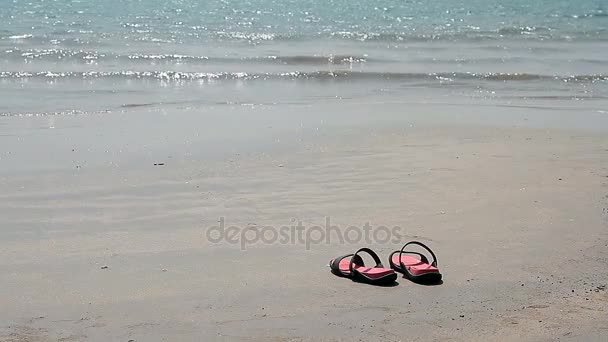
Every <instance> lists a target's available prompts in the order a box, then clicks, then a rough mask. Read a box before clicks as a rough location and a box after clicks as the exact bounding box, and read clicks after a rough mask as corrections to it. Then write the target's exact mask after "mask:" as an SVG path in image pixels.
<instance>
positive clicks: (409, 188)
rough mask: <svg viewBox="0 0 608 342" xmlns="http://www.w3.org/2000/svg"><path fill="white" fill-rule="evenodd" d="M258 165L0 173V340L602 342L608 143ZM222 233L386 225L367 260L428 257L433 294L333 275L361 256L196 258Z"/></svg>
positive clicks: (369, 136)
mask: <svg viewBox="0 0 608 342" xmlns="http://www.w3.org/2000/svg"><path fill="white" fill-rule="evenodd" d="M32 134H38V133H35V132H34V133H32ZM66 136H69V135H67V134H66ZM261 151H262V152H260V151H258V152H250V153H233V154H230V155H229V156H224V157H218V158H215V159H209V160H204V161H203V160H201V159H197V158H191V159H179V160H178V159H175V160H172V159H163V160H158V162H163V163H164V165H157V166H154V165H153V164H152V163H151V162H146V163H139V164H137V163H134V164H137V165H138V166H132V165H131V166H129V167H115V166H99V167H84V166H83V167H79V168H75V167H73V166H72V165H70V167H69V168H68V167H66V168H64V169H54V170H47V171H44V172H33V171H32V172H29V173H28V172H3V173H0V187H1V189H2V191H0V203H1V205H0V227H1V228H0V238H1V239H0V291H1V292H0V308H1V309H0V341H6V342H9V341H10V342H17V341H125V342H127V341H210V340H218V341H224V340H225V341H231V340H237V341H238V340H240V341H302V340H304V341H321V340H324V341H333V340H349V341H352V340H362V341H364V340H383V341H407V340H463V341H476V340H477V341H486V340H516V341H526V340H529V341H543V340H547V341H549V340H551V341H554V340H564V341H568V340H572V341H582V340H585V341H587V340H589V341H593V340H595V341H606V340H607V339H608V315H607V313H606V311H607V310H608V292H607V291H606V286H607V285H608V273H607V272H606V270H607V266H608V252H607V251H608V229H607V228H608V224H607V217H608V209H607V208H608V136H607V135H606V134H605V132H597V131H595V132H594V131H591V130H575V129H567V128H562V129H542V128H534V127H509V126H508V125H494V126H492V125H484V126H482V125H449V124H446V125H439V124H429V125H413V126H411V125H408V124H400V125H384V126H383V127H378V126H377V127H365V126H364V125H359V126H356V125H355V126H353V127H350V128H335V129H333V130H332V131H331V134H326V135H324V136H317V137H316V138H315V139H306V138H302V139H300V140H299V141H298V142H297V143H294V144H293V145H292V146H290V147H289V148H288V149H284V150H280V149H277V150H261ZM65 153H68V152H65ZM65 153H64V154H65ZM61 157H63V156H58V157H57V158H61ZM52 158H54V157H51V158H49V159H52ZM33 168H36V167H33ZM220 217H225V220H226V222H227V223H229V224H231V225H237V226H240V227H246V226H248V225H249V226H253V225H256V226H274V227H279V226H282V225H288V224H291V223H292V219H297V220H301V221H302V222H303V224H305V225H307V226H311V225H315V224H319V225H323V224H324V222H325V218H326V217H330V218H331V222H332V224H335V225H338V226H340V227H341V229H344V228H346V227H348V226H349V225H358V226H361V225H363V224H364V223H365V222H370V223H371V224H372V226H379V225H385V226H390V227H392V226H395V225H397V226H399V227H401V228H402V229H403V232H404V234H403V235H404V236H403V237H402V241H399V242H398V243H395V242H388V243H384V244H382V243H375V244H371V245H370V247H372V248H373V249H374V250H375V251H377V252H378V253H379V254H380V255H381V257H382V258H383V259H386V258H387V256H388V254H389V253H390V252H391V251H392V250H395V249H398V248H400V247H401V243H403V242H405V241H407V240H409V239H416V240H420V241H423V242H425V243H427V244H428V245H429V246H431V247H432V248H433V249H434V250H435V252H436V253H437V255H438V258H439V266H440V269H441V270H442V272H443V273H444V283H443V284H442V285H438V286H420V285H415V284H413V283H411V282H409V281H407V280H406V279H403V278H399V279H398V285H397V286H393V287H374V286H369V285H365V284H359V283H353V282H351V281H350V280H348V279H343V278H338V277H335V276H334V275H332V274H331V273H330V272H329V270H328V268H327V267H326V264H327V262H328V261H329V259H330V258H332V257H335V256H338V255H342V254H346V253H349V252H352V251H354V250H355V249H357V248H359V247H362V246H366V245H368V244H367V243H366V242H365V241H362V242H358V243H354V244H349V243H344V244H340V243H339V242H337V241H332V242H331V243H330V244H325V243H319V244H313V245H311V246H310V248H308V249H307V248H306V246H305V245H303V244H299V243H296V244H289V243H288V244H280V243H274V244H264V243H259V244H255V245H249V246H246V249H245V250H242V249H241V248H240V246H239V245H238V244H229V243H218V244H214V243H211V242H209V241H206V238H205V235H206V234H205V233H206V229H208V228H209V227H211V226H213V225H215V224H217V220H218V218H220ZM106 266H107V268H106Z"/></svg>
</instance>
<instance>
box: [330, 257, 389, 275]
mask: <svg viewBox="0 0 608 342" xmlns="http://www.w3.org/2000/svg"><path fill="white" fill-rule="evenodd" d="M349 265H350V258H344V259H342V260H340V265H339V266H338V267H339V268H340V271H341V272H342V273H344V274H350V269H349ZM353 268H354V269H355V270H357V272H359V273H361V274H363V275H364V276H366V277H368V278H371V279H378V278H382V277H385V276H387V275H390V274H393V273H395V271H393V270H389V269H388V268H380V267H365V266H359V265H355V266H354V267H353Z"/></svg>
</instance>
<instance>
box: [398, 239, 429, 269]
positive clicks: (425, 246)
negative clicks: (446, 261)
mask: <svg viewBox="0 0 608 342" xmlns="http://www.w3.org/2000/svg"><path fill="white" fill-rule="evenodd" d="M409 245H418V246H420V247H422V248H424V249H426V250H427V251H428V252H429V253H431V256H432V257H433V262H432V263H431V266H433V267H437V257H436V256H435V253H433V251H432V250H431V249H430V248H429V247H428V246H427V245H425V244H423V243H422V242H418V241H410V242H408V243H406V244H405V245H403V247H401V251H400V252H399V263H400V264H401V268H402V269H404V270H405V265H404V264H403V261H401V256H402V255H403V253H413V254H418V255H421V254H419V253H416V252H406V251H405V247H407V246H409ZM424 259H426V258H424Z"/></svg>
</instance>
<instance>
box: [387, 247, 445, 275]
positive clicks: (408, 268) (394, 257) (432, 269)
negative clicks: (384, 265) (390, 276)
mask: <svg viewBox="0 0 608 342" xmlns="http://www.w3.org/2000/svg"><path fill="white" fill-rule="evenodd" d="M409 245H418V246H421V247H422V248H424V249H426V250H427V251H428V252H429V253H430V254H431V256H432V257H433V262H431V263H429V260H428V259H427V258H426V256H424V255H423V254H421V253H418V252H409V251H406V250H405V247H407V246H409ZM405 254H413V255H415V257H414V256H410V255H405ZM388 262H389V264H390V266H391V268H392V269H393V270H395V271H397V272H400V273H403V275H404V276H405V277H406V278H407V279H409V280H411V281H413V282H415V283H419V284H436V283H439V282H441V278H442V276H441V273H440V272H439V269H438V268H437V257H436V256H435V253H433V251H432V250H431V249H430V248H428V247H427V246H426V245H424V244H423V243H421V242H418V241H410V242H408V243H406V244H405V245H404V246H403V247H402V248H401V250H400V251H394V252H393V253H391V255H390V256H389V259H388Z"/></svg>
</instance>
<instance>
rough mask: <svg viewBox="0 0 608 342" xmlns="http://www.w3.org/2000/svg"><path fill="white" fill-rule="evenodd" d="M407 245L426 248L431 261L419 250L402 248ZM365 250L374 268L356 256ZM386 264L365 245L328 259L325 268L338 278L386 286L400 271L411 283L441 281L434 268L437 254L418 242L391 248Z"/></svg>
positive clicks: (439, 274) (437, 271)
mask: <svg viewBox="0 0 608 342" xmlns="http://www.w3.org/2000/svg"><path fill="white" fill-rule="evenodd" d="M410 245H418V246H420V247H422V248H424V249H426V250H427V251H428V252H429V253H430V255H431V256H432V258H433V261H432V262H429V260H428V259H427V257H426V256H424V255H423V254H422V253H418V252H411V251H406V247H408V246H410ZM362 252H364V253H367V254H369V255H370V256H371V257H372V258H373V259H374V262H375V263H376V265H375V266H374V267H367V266H365V263H364V262H363V258H361V256H360V255H359V254H360V253H362ZM388 262H389V265H390V269H389V268H385V267H384V266H383V265H382V262H381V261H380V258H379V257H378V254H376V253H375V252H374V251H372V250H371V249H369V248H361V249H359V250H358V251H357V252H355V253H354V254H347V255H343V256H341V257H337V258H335V259H332V260H331V261H330V262H329V268H330V269H331V272H332V273H333V274H335V275H337V276H339V277H345V278H350V279H352V280H354V281H359V282H364V283H368V284H373V285H388V284H392V283H394V282H395V280H397V273H395V271H396V272H399V273H403V275H404V276H405V277H406V278H407V279H409V280H411V281H413V282H415V283H420V284H436V283H439V282H440V281H441V277H442V276H441V273H440V272H439V269H438V268H437V257H436V256H435V253H433V251H432V250H431V249H430V248H429V247H427V246H426V245H424V244H423V243H421V242H418V241H410V242H408V243H406V244H405V245H404V246H403V247H402V248H401V250H399V251H394V252H393V253H391V255H390V256H389V258H388Z"/></svg>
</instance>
